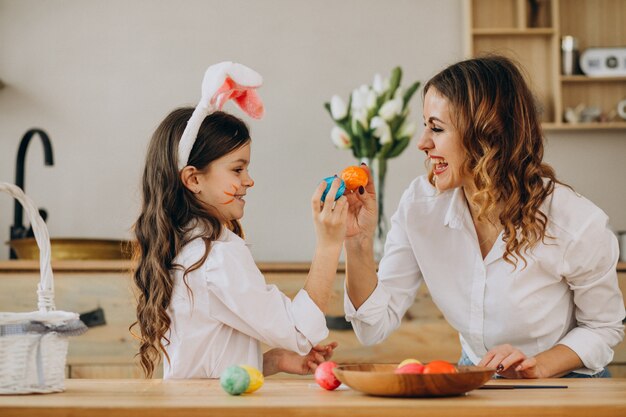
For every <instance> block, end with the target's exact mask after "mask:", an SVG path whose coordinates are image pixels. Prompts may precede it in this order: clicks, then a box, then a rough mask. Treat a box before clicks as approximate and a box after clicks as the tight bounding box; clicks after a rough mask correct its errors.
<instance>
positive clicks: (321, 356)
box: [263, 342, 337, 376]
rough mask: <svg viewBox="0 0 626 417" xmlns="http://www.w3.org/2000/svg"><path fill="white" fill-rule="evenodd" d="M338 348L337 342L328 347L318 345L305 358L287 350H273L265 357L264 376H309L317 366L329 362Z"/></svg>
mask: <svg viewBox="0 0 626 417" xmlns="http://www.w3.org/2000/svg"><path fill="white" fill-rule="evenodd" d="M336 347H337V342H332V343H329V344H328V345H316V346H313V349H311V351H310V352H309V353H308V354H307V355H304V356H301V355H298V354H297V353H295V352H292V351H290V350H286V349H280V348H276V349H272V350H269V351H267V352H265V354H264V355H263V374H264V375H265V376H269V375H272V374H275V373H277V372H287V373H290V374H298V375H307V374H312V373H313V372H315V369H317V366H318V365H319V364H320V363H322V362H325V361H327V360H329V359H330V358H331V357H332V356H333V352H334V350H335V348H336Z"/></svg>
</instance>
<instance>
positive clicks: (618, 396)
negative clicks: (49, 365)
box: [0, 377, 626, 417]
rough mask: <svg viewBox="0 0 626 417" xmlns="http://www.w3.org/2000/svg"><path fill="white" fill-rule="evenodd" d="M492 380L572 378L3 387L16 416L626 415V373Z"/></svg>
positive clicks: (4, 400)
mask: <svg viewBox="0 0 626 417" xmlns="http://www.w3.org/2000/svg"><path fill="white" fill-rule="evenodd" d="M488 384H489V385H511V384H516V385H525V386H528V385H567V386H568V388H564V389H519V388H516V389H479V390H474V391H471V392H470V393H468V394H467V395H464V396H460V397H451V398H421V399H420V398H383V397H370V396H366V395H364V394H361V393H359V392H357V391H352V390H339V391H325V390H323V389H321V388H319V387H318V386H317V385H315V384H314V382H313V379H312V378H306V379H284V378H275V377H271V378H269V379H267V380H266V382H265V385H264V386H263V387H262V388H261V389H260V390H259V391H257V392H255V393H253V394H249V395H242V396H236V397H235V396H230V395H228V394H226V393H225V392H224V391H222V389H221V387H220V386H219V381H217V380H178V381H175V380H169V381H163V380H141V379H133V380H131V379H127V380H94V379H68V380H66V391H65V392H63V393H56V394H45V395H15V396H6V395H0V415H1V416H3V417H11V416H29V417H30V416H35V415H36V416H103V417H104V416H116V417H125V416H132V417H139V416H142V417H143V416H148V417H152V416H167V417H178V416H203V417H206V416H216V415H219V416H278V415H280V416H299V417H305V416H314V415H315V416H333V415H342V416H345V415H349V416H350V417H365V416H376V417H380V416H384V417H393V416H400V415H408V414H409V413H410V414H413V415H415V414H418V413H419V414H423V415H427V416H429V417H437V416H470V417H471V416H498V417H502V416H567V417H575V416H583V415H584V416H589V415H593V416H594V417H600V416H621V417H623V416H626V379H544V380H535V381H533V380H524V381H520V380H516V381H490V382H489V383H488Z"/></svg>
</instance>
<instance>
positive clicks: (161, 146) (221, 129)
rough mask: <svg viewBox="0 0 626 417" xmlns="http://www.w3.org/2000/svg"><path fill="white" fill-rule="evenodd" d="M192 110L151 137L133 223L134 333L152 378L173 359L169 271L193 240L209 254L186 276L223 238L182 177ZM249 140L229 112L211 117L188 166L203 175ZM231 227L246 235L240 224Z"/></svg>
mask: <svg viewBox="0 0 626 417" xmlns="http://www.w3.org/2000/svg"><path fill="white" fill-rule="evenodd" d="M192 112H193V108H180V109H176V110H174V111H172V112H171V113H170V114H169V115H168V116H167V117H166V118H165V119H164V120H163V122H161V124H160V125H159V127H158V128H157V129H156V131H155V132H154V134H153V135H152V140H151V141H150V145H149V147H148V153H147V156H146V165H145V169H144V172H143V180H142V195H143V202H142V209H141V214H140V215H139V218H138V219H137V222H136V223H135V225H134V233H135V237H136V243H135V246H134V251H133V254H134V258H135V260H136V266H135V269H134V271H133V278H134V284H135V286H136V289H137V293H136V297H137V321H136V322H135V323H133V324H132V325H131V326H130V330H131V332H132V330H133V327H135V326H138V327H139V330H140V334H139V335H138V336H137V337H138V338H139V340H140V345H139V354H138V356H139V358H140V362H141V366H142V368H143V370H144V373H145V375H146V376H147V377H148V378H151V377H152V375H153V373H154V369H155V367H156V365H157V364H158V363H159V362H160V359H161V354H163V355H165V357H166V358H167V360H169V357H168V356H167V352H166V351H165V346H164V344H163V341H165V343H169V339H168V338H167V332H168V329H169V327H170V318H169V316H168V314H167V308H168V307H169V305H170V300H171V298H172V290H173V287H174V283H173V279H172V276H171V275H170V271H171V270H172V269H174V268H182V267H181V266H180V265H175V264H174V263H173V261H174V258H175V257H176V255H177V254H178V253H179V251H180V250H181V249H182V247H183V246H184V245H185V244H186V243H188V242H189V241H190V240H192V239H194V238H196V237H201V238H202V239H204V242H205V245H206V251H205V253H204V256H203V257H202V259H200V260H199V261H198V262H196V263H195V264H194V265H192V266H191V267H189V268H188V269H187V270H186V271H185V273H184V276H185V277H186V275H187V273H189V272H191V271H193V270H195V269H197V268H199V267H200V265H202V263H203V262H204V261H205V260H206V258H207V256H208V254H209V250H210V247H211V246H210V245H211V242H212V241H214V240H216V239H217V238H218V237H219V236H220V234H221V233H222V227H223V225H222V223H221V221H220V220H219V219H218V217H217V215H216V214H215V212H211V209H210V208H208V207H206V206H205V205H203V204H202V203H201V202H200V201H199V200H198V199H197V198H196V197H195V195H194V194H193V193H192V192H191V191H189V190H188V189H187V188H186V187H185V186H184V185H183V183H182V181H181V179H180V175H179V170H178V167H177V158H178V142H179V140H180V138H181V136H182V134H183V131H184V129H185V126H186V124H187V121H188V120H189V118H190V117H191V114H192ZM249 142H250V134H249V131H248V128H247V126H246V125H245V123H244V122H242V121H241V120H240V119H238V118H237V117H235V116H232V115H230V114H227V113H223V112H215V113H212V114H210V115H209V116H207V117H206V119H205V120H204V121H203V123H202V125H201V126H200V131H199V132H198V136H197V139H196V141H195V143H194V145H193V148H192V150H191V154H190V155H189V161H188V165H191V166H194V167H196V168H197V169H198V170H200V171H204V170H206V169H207V167H208V165H209V164H210V163H211V162H213V161H215V160H216V159H218V158H220V157H222V156H224V155H226V154H228V153H230V152H232V151H234V150H236V149H238V148H240V147H242V146H244V145H246V144H247V143H249ZM226 226H227V227H228V228H229V229H231V230H232V231H233V232H235V233H236V234H238V235H239V236H243V231H242V229H241V225H240V223H239V222H238V221H236V220H235V221H231V222H230V224H227V225H226ZM198 229H199V230H201V235H200V236H192V235H191V232H192V230H198ZM185 284H186V282H185ZM188 288H189V287H188Z"/></svg>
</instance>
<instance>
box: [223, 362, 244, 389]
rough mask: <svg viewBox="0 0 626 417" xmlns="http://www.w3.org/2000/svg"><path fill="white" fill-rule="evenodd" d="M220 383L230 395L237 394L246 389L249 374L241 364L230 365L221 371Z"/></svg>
mask: <svg viewBox="0 0 626 417" xmlns="http://www.w3.org/2000/svg"><path fill="white" fill-rule="evenodd" d="M220 385H221V386H222V388H223V389H224V391H226V392H227V393H229V394H230V395H239V394H242V393H244V392H245V391H246V390H247V389H248V386H249V385H250V375H249V374H248V372H247V371H246V370H245V369H243V368H242V367H241V366H237V365H232V366H229V367H228V368H226V369H225V370H224V372H222V375H221V376H220Z"/></svg>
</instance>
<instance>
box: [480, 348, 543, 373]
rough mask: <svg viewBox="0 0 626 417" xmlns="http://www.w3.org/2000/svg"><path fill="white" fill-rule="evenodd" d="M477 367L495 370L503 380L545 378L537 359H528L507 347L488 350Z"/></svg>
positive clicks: (520, 352)
mask: <svg viewBox="0 0 626 417" xmlns="http://www.w3.org/2000/svg"><path fill="white" fill-rule="evenodd" d="M478 366H484V367H487V368H492V369H495V370H496V373H497V374H498V375H499V376H501V377H503V378H517V379H522V378H546V377H547V375H544V374H543V372H542V370H541V367H540V366H539V365H538V362H537V358H536V357H531V358H528V357H526V355H525V354H524V352H522V351H521V350H519V349H517V348H515V347H513V346H511V345H509V344H505V345H498V346H496V347H494V348H493V349H491V350H489V351H488V352H487V353H486V354H485V356H483V358H482V360H481V361H480V363H479V364H478Z"/></svg>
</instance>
